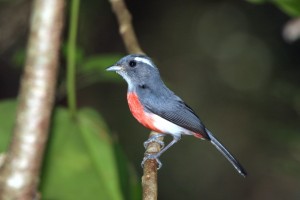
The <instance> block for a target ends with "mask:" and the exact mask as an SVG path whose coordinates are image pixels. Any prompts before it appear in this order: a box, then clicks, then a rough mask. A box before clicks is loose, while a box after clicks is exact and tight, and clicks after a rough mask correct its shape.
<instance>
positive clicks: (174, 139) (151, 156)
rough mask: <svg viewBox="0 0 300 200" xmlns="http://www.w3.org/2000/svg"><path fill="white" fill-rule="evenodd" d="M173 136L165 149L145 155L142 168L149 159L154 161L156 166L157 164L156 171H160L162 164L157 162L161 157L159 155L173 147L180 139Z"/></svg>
mask: <svg viewBox="0 0 300 200" xmlns="http://www.w3.org/2000/svg"><path fill="white" fill-rule="evenodd" d="M172 136H173V140H172V141H171V142H170V143H169V144H168V145H167V146H166V147H165V148H163V149H162V150H160V152H158V153H156V154H145V157H144V159H143V161H142V164H141V165H142V167H143V166H144V163H145V162H146V160H149V159H155V160H156V162H157V164H158V168H157V169H160V168H161V166H162V163H161V162H160V160H159V157H160V156H161V154H163V153H164V152H165V151H167V150H168V149H169V148H170V147H171V146H173V145H174V144H175V143H176V142H178V141H179V140H180V139H181V136H180V135H179V136H174V135H172Z"/></svg>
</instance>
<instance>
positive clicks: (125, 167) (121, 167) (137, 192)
mask: <svg viewBox="0 0 300 200" xmlns="http://www.w3.org/2000/svg"><path fill="white" fill-rule="evenodd" d="M115 152H116V157H117V163H118V171H119V174H120V182H121V187H122V192H123V195H124V197H125V199H128V200H140V199H141V197H142V187H141V184H140V181H139V180H138V178H137V174H136V172H135V171H134V168H133V166H132V165H131V164H130V163H129V162H128V159H127V157H126V156H125V154H124V153H123V151H122V149H121V147H120V145H118V144H117V143H115Z"/></svg>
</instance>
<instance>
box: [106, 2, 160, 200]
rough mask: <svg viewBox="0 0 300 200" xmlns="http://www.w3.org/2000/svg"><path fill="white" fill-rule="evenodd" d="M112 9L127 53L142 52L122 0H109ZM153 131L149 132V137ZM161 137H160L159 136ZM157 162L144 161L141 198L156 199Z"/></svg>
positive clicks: (151, 150)
mask: <svg viewBox="0 0 300 200" xmlns="http://www.w3.org/2000/svg"><path fill="white" fill-rule="evenodd" d="M109 1H110V3H111V6H112V9H113V11H114V13H115V15H116V16H117V19H118V22H119V31H120V34H121V36H122V39H123V42H124V44H125V47H126V49H127V51H128V53H142V54H144V52H143V51H142V49H141V47H140V45H139V43H138V40H137V38H136V35H135V32H134V29H133V26H132V23H131V19H132V18H131V14H130V12H129V10H128V9H127V7H126V5H125V3H124V1H123V0H109ZM153 134H157V133H155V132H151V133H150V136H149V137H151V136H152V135H153ZM161 139H162V138H161ZM159 151H160V144H158V143H156V142H152V143H150V144H149V146H148V147H147V149H146V153H150V154H156V153H158V152H159ZM157 165H158V164H157V162H156V160H147V161H146V162H145V163H144V175H143V177H142V187H143V200H156V199H157Z"/></svg>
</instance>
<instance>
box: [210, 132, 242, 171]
mask: <svg viewBox="0 0 300 200" xmlns="http://www.w3.org/2000/svg"><path fill="white" fill-rule="evenodd" d="M206 132H207V134H208V136H209V137H210V142H211V143H212V144H213V145H214V146H215V147H216V148H217V149H218V150H219V151H220V152H221V153H222V154H223V155H224V156H225V158H226V159H227V160H228V161H229V162H230V163H231V164H232V165H233V167H234V168H235V169H236V170H237V171H238V172H239V173H240V174H241V175H242V176H244V177H246V176H247V172H246V170H245V169H244V168H243V167H242V165H241V164H240V163H239V162H238V161H237V160H236V159H235V158H234V157H233V155H231V153H230V152H229V151H228V150H227V149H226V148H225V147H224V146H223V145H222V144H221V143H220V142H219V141H218V140H217V138H215V137H214V136H213V134H212V133H211V132H210V131H209V130H207V129H206Z"/></svg>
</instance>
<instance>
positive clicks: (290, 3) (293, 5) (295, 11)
mask: <svg viewBox="0 0 300 200" xmlns="http://www.w3.org/2000/svg"><path fill="white" fill-rule="evenodd" d="M248 1H250V2H252V3H265V2H270V3H273V4H275V5H276V6H277V7H278V8H280V9H281V10H282V11H283V12H285V13H286V14H288V15H291V16H293V17H297V16H300V1H299V0H248Z"/></svg>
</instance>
